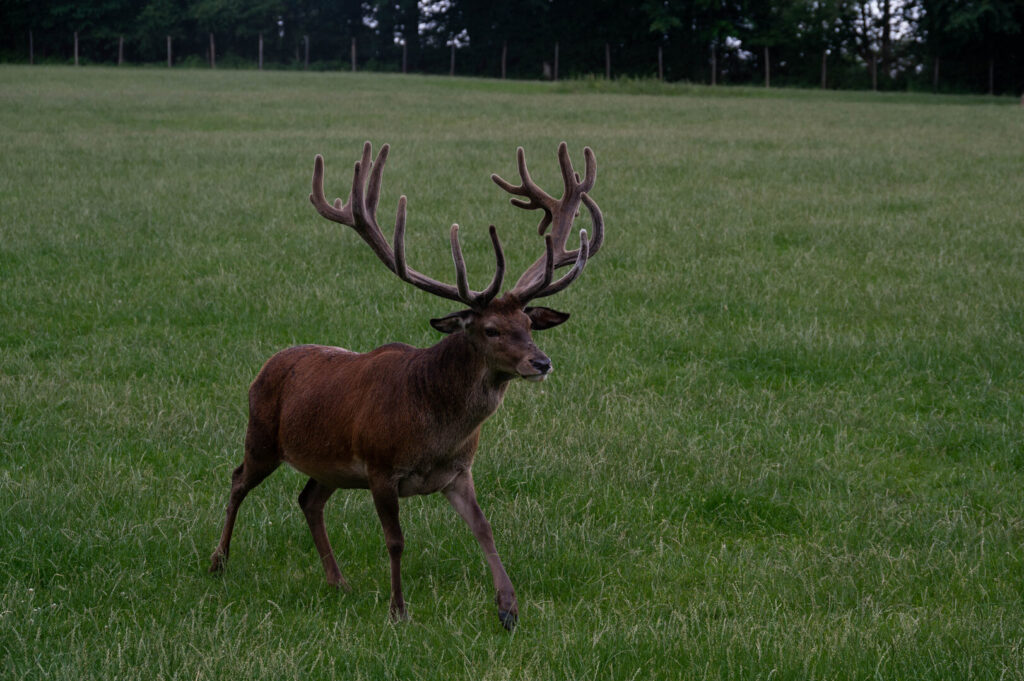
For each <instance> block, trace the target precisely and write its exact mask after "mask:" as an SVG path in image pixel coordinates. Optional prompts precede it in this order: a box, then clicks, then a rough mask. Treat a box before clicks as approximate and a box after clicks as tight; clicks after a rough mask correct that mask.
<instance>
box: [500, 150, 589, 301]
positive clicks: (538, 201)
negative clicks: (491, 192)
mask: <svg viewBox="0 0 1024 681" xmlns="http://www.w3.org/2000/svg"><path fill="white" fill-rule="evenodd" d="M583 157H584V159H585V162H586V170H585V172H584V176H583V180H582V181H581V180H580V176H579V173H577V172H576V171H575V170H573V167H572V161H570V160H569V149H568V147H567V146H566V144H565V142H562V143H561V144H559V145H558V163H559V165H560V166H561V169H562V182H563V184H564V186H565V190H564V192H563V193H562V197H561V198H560V199H555V198H554V197H553V196H551V195H550V194H548V193H547V192H545V191H544V190H543V189H541V188H540V187H539V186H537V184H536V183H535V182H534V181H533V179H532V178H531V177H530V171H529V170H527V168H526V153H525V152H524V151H523V148H522V147H519V148H518V149H516V160H517V161H518V165H519V176H520V178H522V184H520V185H518V186H517V185H514V184H512V183H511V182H508V181H507V180H503V179H502V178H501V177H499V176H498V175H491V179H492V180H494V183H495V184H496V185H498V186H499V187H501V188H502V189H504V190H505V191H507V192H508V193H509V194H515V195H516V196H522V197H524V198H523V199H516V198H513V199H511V200H510V201H511V203H512V205H513V206H518V207H519V208H523V209H526V210H537V209H538V208H539V209H541V210H543V211H544V216H543V217H542V218H541V220H540V224H539V225H537V232H538V233H539V234H544V232H545V231H547V228H548V227H549V226H551V225H552V224H553V225H554V228H553V229H552V230H551V234H548V235H547V236H546V237H545V253H544V255H542V256H541V257H539V258H538V259H537V260H536V261H534V263H533V264H532V265H530V267H529V268H527V270H526V271H525V272H523V274H522V276H521V277H519V281H517V282H516V285H515V287H513V289H512V291H511V292H510V293H511V294H513V295H515V296H516V297H517V298H519V300H521V301H523V302H524V303H525V302H526V301H528V300H531V299H533V298H543V297H545V296H550V295H552V294H555V293H558V292H559V291H561V290H562V289H564V288H565V287H567V286H568V285H569V284H571V283H572V282H573V281H575V280H576V277H578V276H579V275H580V272H582V271H583V267H584V266H585V265H586V264H587V258H588V257H590V256H593V255H596V254H597V252H598V250H600V248H601V245H602V244H603V243H604V217H603V216H602V215H601V209H600V208H598V206H597V203H595V202H594V200H593V199H592V198H590V195H589V194H587V192H589V191H590V190H591V189H593V187H594V182H595V181H596V179H597V161H596V160H595V158H594V152H593V151H592V150H591V149H590V147H584V149H583ZM580 203H583V204H584V205H585V206H586V207H587V211H588V212H589V213H590V219H591V222H592V223H593V227H594V237H593V239H591V240H589V241H588V239H587V232H586V230H582V229H581V230H580V247H579V248H578V249H574V250H571V251H567V250H566V249H565V243H566V240H567V239H568V237H569V230H570V229H571V228H572V224H573V221H574V220H575V219H576V215H577V213H578V212H579V207H580ZM566 265H573V268H572V269H571V270H569V272H567V273H566V274H565V275H563V276H562V278H561V279H559V280H558V281H556V282H554V283H551V279H552V275H553V272H554V270H556V269H558V268H559V267H564V266H566Z"/></svg>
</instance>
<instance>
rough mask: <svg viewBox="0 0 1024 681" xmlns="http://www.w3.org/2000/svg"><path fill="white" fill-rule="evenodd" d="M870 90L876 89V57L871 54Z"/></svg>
mask: <svg viewBox="0 0 1024 681" xmlns="http://www.w3.org/2000/svg"><path fill="white" fill-rule="evenodd" d="M871 89H872V90H877V89H878V57H876V56H875V53H874V52H872V53H871Z"/></svg>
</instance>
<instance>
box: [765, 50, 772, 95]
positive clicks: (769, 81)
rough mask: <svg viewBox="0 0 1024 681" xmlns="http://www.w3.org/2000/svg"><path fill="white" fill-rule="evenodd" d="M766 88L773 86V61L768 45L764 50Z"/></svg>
mask: <svg viewBox="0 0 1024 681" xmlns="http://www.w3.org/2000/svg"><path fill="white" fill-rule="evenodd" d="M764 86H765V87H771V86H772V59H771V55H770V53H769V52H768V46H767V45H765V48H764Z"/></svg>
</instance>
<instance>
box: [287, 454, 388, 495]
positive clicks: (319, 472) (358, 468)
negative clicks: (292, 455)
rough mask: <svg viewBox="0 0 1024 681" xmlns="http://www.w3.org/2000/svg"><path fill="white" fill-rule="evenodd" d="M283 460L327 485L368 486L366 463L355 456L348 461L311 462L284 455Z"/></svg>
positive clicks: (343, 486)
mask: <svg viewBox="0 0 1024 681" xmlns="http://www.w3.org/2000/svg"><path fill="white" fill-rule="evenodd" d="M285 461H287V462H288V465H289V466H291V467H292V468H294V469H295V470H297V471H299V472H300V473H305V474H306V475H308V476H309V477H311V478H313V479H314V480H316V481H317V482H319V483H321V484H324V485H327V486H328V487H342V488H345V489H353V488H366V487H369V483H368V482H367V476H366V463H364V462H363V461H361V460H360V459H357V458H352V459H349V460H348V461H327V462H319V461H317V462H312V461H306V460H303V459H299V460H293V459H289V458H288V457H285Z"/></svg>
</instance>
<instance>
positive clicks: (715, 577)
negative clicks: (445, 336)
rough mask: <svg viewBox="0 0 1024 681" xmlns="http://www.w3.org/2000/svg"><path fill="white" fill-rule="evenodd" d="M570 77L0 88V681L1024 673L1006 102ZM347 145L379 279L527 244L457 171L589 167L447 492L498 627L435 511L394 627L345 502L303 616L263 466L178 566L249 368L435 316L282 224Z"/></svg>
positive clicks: (1017, 156) (88, 79) (211, 80)
mask: <svg viewBox="0 0 1024 681" xmlns="http://www.w3.org/2000/svg"><path fill="white" fill-rule="evenodd" d="M573 87H575V86H554V85H547V84H536V83H511V82H510V83H500V82H497V81H481V80H470V79H447V78H427V77H401V76H381V75H371V74H358V75H350V74H303V73H256V72H247V71H231V72H207V71H200V70H189V71H180V70H172V71H160V70H156V69H146V70H130V69H123V70H116V69H100V68H96V69H72V68H56V67H54V68H50V67H47V68H41V67H35V68H29V67H0V148H2V149H3V153H2V154H0V677H3V678H11V679H14V678H70V679H82V678H89V679H112V678H119V679H147V680H151V679H189V680H192V679H221V678H250V679H255V678H261V679H327V678H349V679H381V678H394V679H435V678H450V679H474V680H475V679H682V678H687V679H688V678H711V679H719V678H723V679H724V678H728V679H757V678H763V679H768V678H773V679H869V678H871V679H873V678H883V679H911V678H913V679H967V678H972V679H973V678H976V679H1021V678H1024V672H1022V670H1024V603H1022V600H1024V491H1022V490H1024V294H1022V291H1024V215H1022V212H1021V206H1022V204H1021V197H1022V196H1024V110H1022V109H1021V108H1020V107H1017V106H977V104H983V103H987V102H989V101H991V100H987V99H985V98H973V99H972V98H956V99H945V98H935V97H928V96H921V95H914V96H912V97H904V96H899V95H884V96H883V95H879V96H877V97H876V96H873V95H869V94H865V93H861V94H859V95H858V96H856V97H853V96H850V95H849V94H836V93H819V92H811V91H802V92H789V91H780V92H773V93H772V95H771V96H770V97H765V96H763V93H760V92H755V91H754V90H752V89H726V88H720V89H719V90H717V91H711V90H709V89H706V88H691V89H688V90H686V91H685V92H679V93H676V94H679V95H680V96H675V97H656V96H646V95H632V94H616V93H603V94H602V93H589V92H586V91H585V90H587V88H586V87H585V85H584V86H579V88H578V89H580V90H583V91H580V92H566V91H560V90H561V89H562V88H565V89H569V90H571V89H573ZM623 91H624V92H628V91H629V88H627V87H623ZM366 139H370V140H373V141H374V143H375V144H379V143H381V142H385V141H386V142H389V143H391V145H392V155H391V160H390V161H389V165H388V170H387V172H386V174H385V183H384V184H385V189H384V197H383V200H382V203H381V210H380V213H381V216H382V217H381V222H382V223H383V224H384V225H389V224H390V222H391V216H392V215H393V211H394V206H395V202H396V201H397V197H398V195H399V194H400V193H404V194H407V195H408V196H409V235H408V244H409V257H410V262H411V263H412V264H413V265H414V266H415V267H417V268H418V269H422V270H424V271H426V272H427V273H429V274H431V275H433V276H435V277H438V278H443V279H445V280H451V279H452V275H451V264H450V257H449V255H448V252H447V238H446V234H447V229H446V228H447V226H448V225H450V224H451V223H452V222H454V221H458V222H459V223H460V224H462V225H463V230H462V237H463V244H464V247H465V250H466V254H467V259H468V261H469V267H470V276H471V279H472V281H473V282H474V283H475V284H476V285H477V286H479V285H481V283H482V282H483V281H486V279H487V278H488V277H489V276H490V269H489V268H490V267H491V266H492V263H491V256H490V245H489V241H488V239H487V236H486V226H487V224H489V223H491V222H493V223H496V224H497V225H498V228H499V231H500V233H501V236H502V239H503V241H504V242H505V245H506V252H507V253H508V254H509V256H510V259H511V263H510V267H511V268H513V269H515V268H519V269H521V268H524V267H525V266H526V265H527V264H528V263H529V262H530V261H532V260H533V258H535V257H536V256H537V255H539V253H540V248H541V244H540V242H539V240H538V239H537V237H536V234H535V230H534V227H535V225H536V217H535V216H534V215H533V214H526V213H523V212H522V211H517V210H515V209H513V208H511V207H509V206H508V204H507V201H506V197H505V196H504V195H503V194H502V192H501V191H500V190H498V189H497V188H496V187H494V186H493V184H492V183H491V182H490V180H489V179H488V175H489V173H491V172H499V173H501V174H503V175H505V176H506V177H511V176H514V175H515V170H514V158H515V157H514V151H515V147H516V146H518V145H522V146H524V147H525V148H526V151H527V157H528V159H529V162H530V168H531V171H532V172H533V174H534V177H535V178H536V179H538V181H539V182H541V183H542V184H543V185H545V186H550V187H552V188H553V189H554V188H557V179H558V168H557V163H556V160H555V148H556V145H557V143H558V142H559V141H561V140H563V139H564V140H566V141H567V142H568V143H569V145H570V149H571V151H572V153H573V156H574V158H576V159H577V161H578V163H579V164H580V165H581V164H582V153H581V148H582V146H583V145H585V144H588V145H590V146H592V147H593V148H594V150H595V151H596V153H597V158H598V171H599V172H598V184H597V187H596V188H595V190H594V192H593V195H594V197H595V198H596V199H597V200H598V202H599V203H600V204H601V206H602V208H603V210H604V213H605V216H606V219H607V224H608V227H607V230H608V231H607V242H606V246H605V248H604V249H603V250H602V252H601V253H600V255H599V256H597V257H596V258H595V259H594V261H593V262H592V263H590V265H588V269H587V272H586V273H585V275H584V276H583V277H582V278H581V280H580V281H579V282H577V283H576V284H574V285H573V287H571V288H570V289H569V290H568V291H567V292H565V293H563V294H560V295H559V296H558V298H557V299H553V300H552V305H553V306H555V307H558V308H559V309H563V310H566V311H569V312H571V313H572V314H573V319H572V320H571V321H570V322H569V323H568V324H566V325H565V326H563V327H559V328H558V329H556V330H552V331H550V332H547V333H545V334H538V336H537V338H538V341H539V343H540V345H541V346H542V347H543V349H544V350H545V351H546V352H547V353H548V354H549V355H550V356H551V357H552V359H553V360H554V363H555V366H556V373H555V374H554V376H553V378H552V380H550V381H548V382H546V383H545V384H544V385H543V386H542V387H538V386H534V385H527V384H522V385H515V386H513V387H512V389H511V390H510V391H509V394H508V397H507V399H506V401H505V405H504V406H503V408H502V409H501V410H500V411H499V412H498V414H497V415H496V416H495V417H494V418H492V419H491V421H490V422H489V423H488V424H487V425H486V426H485V427H484V435H483V441H482V444H481V448H480V453H479V455H478V458H477V465H476V467H475V471H476V472H475V475H476V479H477V488H478V491H479V493H480V501H481V505H482V506H483V507H484V509H485V511H486V512H487V513H488V515H489V517H490V519H491V522H492V524H493V525H494V528H495V533H496V541H497V544H498V547H499V550H500V551H501V552H502V555H503V558H504V561H505V564H506V566H507V567H508V569H509V572H510V574H511V576H512V579H513V582H514V583H515V585H516V587H517V591H518V594H519V599H520V603H521V607H522V612H521V623H520V627H519V628H518V630H517V631H516V632H515V634H514V635H512V636H509V635H507V634H506V633H505V632H504V631H503V630H501V628H500V626H499V624H498V621H497V618H496V617H495V612H494V607H493V604H492V593H491V586H490V578H489V576H488V575H487V569H486V565H485V563H484V561H483V558H482V556H481V555H480V552H479V549H478V548H477V546H476V543H475V542H474V540H473V538H472V536H471V535H470V533H469V531H468V530H467V528H466V527H465V526H464V525H463V524H462V522H461V521H460V520H459V519H458V518H457V516H455V514H454V513H453V512H452V511H451V510H450V509H449V508H448V506H447V504H446V503H445V502H444V500H443V499H442V498H440V497H438V496H432V497H420V498H413V499H409V500H406V501H405V502H403V507H402V513H403V516H402V519H403V524H404V528H405V535H406V538H407V546H406V554H405V559H404V565H403V567H404V577H405V583H406V597H407V599H408V601H409V603H410V607H411V612H412V616H413V620H412V622H410V623H408V624H404V625H393V624H391V623H390V622H389V621H388V618H387V600H388V579H387V556H386V552H385V549H384V546H383V540H382V537H381V531H380V529H379V525H378V523H377V520H376V517H375V514H374V512H373V508H372V504H371V503H370V501H369V495H368V494H367V493H365V492H360V491H352V492H339V493H338V494H337V495H335V497H334V498H333V499H332V501H331V503H330V504H329V506H328V511H327V516H328V521H327V522H328V528H329V531H330V535H331V539H332V542H333V543H334V546H335V548H336V550H337V553H338V558H339V562H340V564H341V568H342V572H343V573H344V574H345V576H346V577H347V579H348V580H349V582H350V583H351V584H352V585H353V587H354V590H353V592H352V593H351V594H345V593H339V592H335V591H333V590H332V589H330V588H329V587H327V585H326V584H325V583H324V580H323V574H322V570H321V567H320V563H319V560H318V559H317V557H316V554H315V550H314V549H313V546H312V542H311V540H310V538H309V533H308V530H307V529H306V525H305V522H304V520H303V518H302V514H301V512H300V511H299V508H298V505H297V504H296V501H295V499H296V496H297V494H298V492H299V489H300V488H301V486H302V484H303V480H302V478H301V476H299V475H298V474H296V473H294V472H292V471H286V470H281V471H279V472H278V473H276V474H275V475H274V476H272V477H271V478H270V479H268V481H267V482H265V483H264V484H263V485H262V486H261V487H259V488H258V489H257V490H255V491H254V492H253V493H252V494H251V495H250V496H249V498H248V499H247V501H246V503H245V504H244V505H243V507H242V511H241V514H240V517H239V524H238V527H237V529H236V534H235V541H234V544H233V547H232V548H233V552H232V560H231V563H230V565H229V567H228V570H227V572H226V573H225V574H224V575H223V576H220V577H212V576H210V575H208V574H207V573H206V571H205V570H206V566H207V557H208V555H209V554H210V552H211V550H212V549H213V547H214V545H215V543H216V540H217V536H218V533H219V530H220V525H221V522H222V514H223V507H224V504H225V503H226V500H227V491H228V484H229V475H230V471H231V469H232V468H233V467H234V466H235V465H237V463H238V462H239V460H240V457H241V442H242V437H243V433H244V427H245V420H246V412H245V399H246V398H245V395H246V390H247V387H248V383H249V381H250V380H251V379H252V377H253V376H254V375H255V373H256V371H257V370H258V369H259V367H260V365H261V363H262V362H263V361H264V360H265V359H266V358H267V357H268V356H269V355H270V354H272V353H273V352H274V351H275V350H277V349H280V348H283V347H285V346H288V345H290V344H294V343H300V342H320V343H330V344H339V345H344V346H346V347H350V348H353V349H359V350H368V349H370V348H372V347H374V346H376V345H378V344H381V343H384V342H387V341H393V340H401V341H405V342H410V343H413V344H417V345H426V344H430V343H433V342H434V341H435V340H436V339H437V336H436V334H435V333H434V332H433V331H432V330H431V329H430V328H429V327H428V325H427V319H428V318H429V317H432V316H439V315H441V314H444V313H447V312H449V311H451V306H449V305H447V304H446V303H444V302H443V301H440V300H438V299H434V298H432V297H431V296H428V295H426V294H423V293H422V292H419V291H416V290H414V289H412V287H409V286H406V285H403V284H401V283H400V282H399V281H398V280H397V279H396V278H395V277H394V276H393V275H391V274H389V273H388V272H386V270H385V269H384V268H383V266H381V265H380V263H379V262H378V261H377V260H376V259H375V258H374V256H373V255H372V254H371V253H370V251H369V249H368V248H366V247H365V245H364V244H363V243H362V242H361V241H359V240H358V238H357V237H355V236H354V235H353V234H351V233H346V232H347V231H350V230H346V229H345V228H342V227H340V226H338V225H335V224H332V223H329V222H327V221H325V220H323V219H321V218H320V217H319V216H317V215H316V213H315V212H314V210H313V209H312V207H311V206H310V205H309V203H308V201H307V200H306V196H307V194H308V191H309V177H310V174H311V170H312V159H313V156H314V154H316V153H323V154H324V155H325V157H326V160H327V186H328V193H329V194H331V195H337V194H344V193H346V192H347V186H348V182H349V180H350V168H351V164H352V163H353V162H354V161H355V159H356V158H357V156H358V153H359V149H360V144H361V143H362V141H363V140H366ZM584 222H585V221H584ZM385 230H386V231H388V232H389V231H390V229H389V228H388V227H385Z"/></svg>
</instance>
